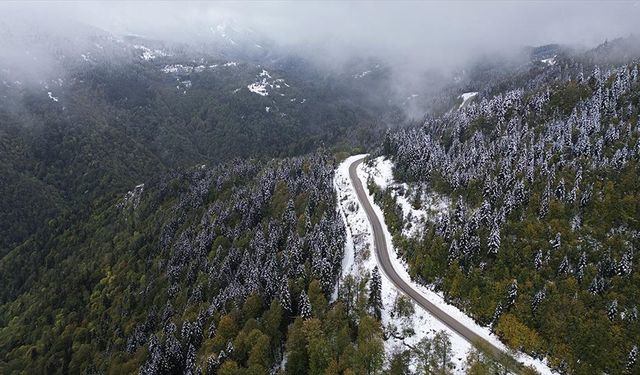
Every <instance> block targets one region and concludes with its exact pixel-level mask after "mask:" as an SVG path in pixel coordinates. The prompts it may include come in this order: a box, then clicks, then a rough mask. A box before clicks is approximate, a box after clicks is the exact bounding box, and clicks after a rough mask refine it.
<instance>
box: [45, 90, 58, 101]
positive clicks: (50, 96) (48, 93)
mask: <svg viewBox="0 0 640 375" xmlns="http://www.w3.org/2000/svg"><path fill="white" fill-rule="evenodd" d="M47 95H49V99H51V100H53V101H54V102H57V101H58V98H57V97H55V96H53V94H51V91H49V92H47Z"/></svg>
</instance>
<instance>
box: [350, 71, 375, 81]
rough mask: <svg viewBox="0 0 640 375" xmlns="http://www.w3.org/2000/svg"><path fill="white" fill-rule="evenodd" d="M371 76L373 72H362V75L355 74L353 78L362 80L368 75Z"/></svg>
mask: <svg viewBox="0 0 640 375" xmlns="http://www.w3.org/2000/svg"><path fill="white" fill-rule="evenodd" d="M369 74H371V71H370V70H365V71H364V72H361V73H358V74H355V75H354V76H353V78H355V79H360V78H364V77H366V76H367V75H369Z"/></svg>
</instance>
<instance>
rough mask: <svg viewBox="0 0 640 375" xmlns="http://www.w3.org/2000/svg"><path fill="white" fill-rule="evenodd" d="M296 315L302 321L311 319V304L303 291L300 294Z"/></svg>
mask: <svg viewBox="0 0 640 375" xmlns="http://www.w3.org/2000/svg"><path fill="white" fill-rule="evenodd" d="M298 315H300V316H301V317H302V318H303V319H304V320H307V319H311V302H309V296H307V293H306V292H305V291H304V290H303V291H302V293H300V303H299V304H298Z"/></svg>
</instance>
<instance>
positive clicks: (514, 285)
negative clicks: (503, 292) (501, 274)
mask: <svg viewBox="0 0 640 375" xmlns="http://www.w3.org/2000/svg"><path fill="white" fill-rule="evenodd" d="M516 298H518V280H516V279H513V281H512V282H511V285H510V286H509V289H508V290H507V306H506V307H507V308H509V307H511V306H513V305H515V304H516Z"/></svg>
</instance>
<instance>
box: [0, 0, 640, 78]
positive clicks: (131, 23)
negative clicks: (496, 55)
mask: <svg viewBox="0 0 640 375" xmlns="http://www.w3.org/2000/svg"><path fill="white" fill-rule="evenodd" d="M0 10H1V11H2V14H4V16H5V17H7V16H9V17H10V16H11V14H12V13H15V12H21V13H22V14H34V15H39V16H40V17H42V18H46V19H48V22H51V23H52V25H54V26H55V25H56V22H60V27H62V26H63V25H64V22H65V20H67V19H71V20H75V21H80V22H84V23H87V24H90V25H94V26H97V27H100V28H103V29H106V30H108V31H111V32H114V33H120V34H121V33H134V34H140V35H145V36H149V37H157V38H160V39H172V40H181V41H184V42H189V41H190V39H191V38H194V36H195V35H198V29H199V28H201V27H203V26H205V27H206V26H207V25H209V26H210V25H212V24H216V23H218V22H220V21H221V20H233V21H234V22H235V23H236V24H237V25H238V26H240V27H245V28H251V29H253V30H254V31H256V32H258V33H260V34H262V35H264V36H266V37H268V38H271V39H273V40H275V41H276V42H277V43H279V44H283V45H290V46H307V47H311V49H316V50H317V51H318V52H321V53H320V55H322V56H327V54H328V55H329V56H331V57H332V58H334V57H343V56H345V55H350V54H369V55H373V56H377V57H382V58H389V59H394V58H395V59H397V60H399V61H407V59H408V60H409V61H411V62H413V63H416V64H418V63H419V64H423V63H426V64H430V65H435V66H437V65H445V64H450V63H452V62H458V61H461V60H463V59H468V58H469V57H472V56H473V55H474V54H477V53H479V52H486V51H489V52H491V51H503V50H508V49H511V48H513V47H514V46H523V45H540V44H547V43H563V44H578V45H585V46H592V45H595V44H598V43H601V42H603V41H604V40H606V39H611V38H616V37H620V36H627V35H628V34H630V33H634V32H635V31H636V30H637V29H638V19H640V2H637V1H636V2H613V1H607V2H593V1H585V2H576V1H570V2H550V1H542V2H538V1H526V2H516V1H512V2H507V1H497V2H470V1H469V2H398V1H394V2H380V1H373V2H365V1H359V2H330V1H322V2H307V1H305V2H229V3H227V2H216V3H191V2H190V3H185V2H175V3H166V2H162V3H153V2H143V3H141V2H131V3H124V2H99V3H86V2H75V3H74V2H61V3H26V4H25V3H8V4H7V3H5V4H3V5H0Z"/></svg>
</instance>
